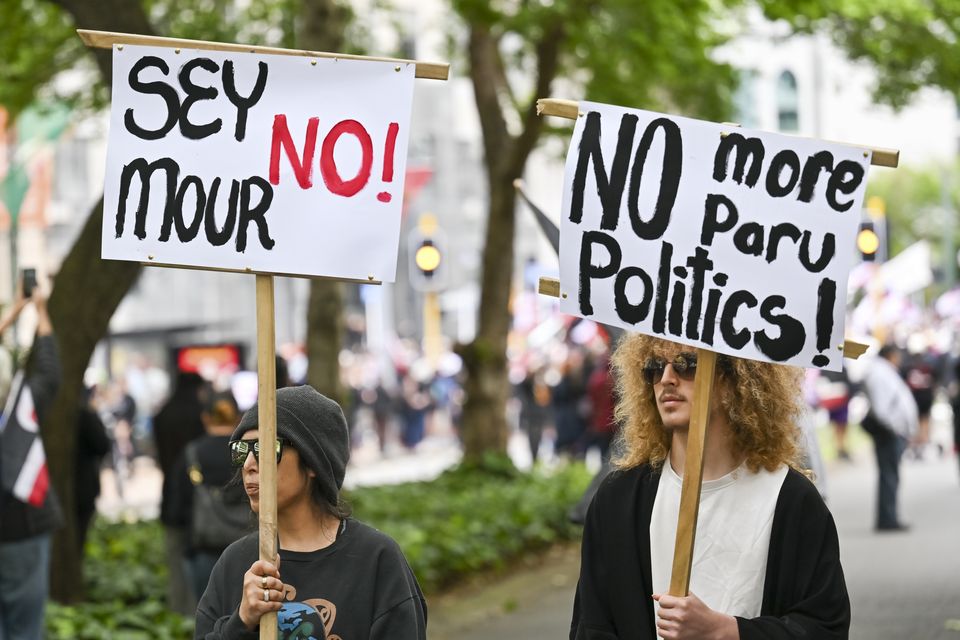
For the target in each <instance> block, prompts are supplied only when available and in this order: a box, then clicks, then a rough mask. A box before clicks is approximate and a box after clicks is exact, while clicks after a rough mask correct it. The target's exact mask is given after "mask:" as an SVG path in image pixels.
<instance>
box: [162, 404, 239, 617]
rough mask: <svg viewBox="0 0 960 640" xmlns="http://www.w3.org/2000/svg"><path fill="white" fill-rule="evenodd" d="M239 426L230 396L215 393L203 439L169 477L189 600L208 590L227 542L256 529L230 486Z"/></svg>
mask: <svg viewBox="0 0 960 640" xmlns="http://www.w3.org/2000/svg"><path fill="white" fill-rule="evenodd" d="M239 422H240V410H239V409H238V408H237V401H236V400H235V399H234V397H233V394H232V393H230V392H225V393H218V394H214V395H212V396H211V397H210V399H209V400H208V401H207V403H206V407H205V408H204V411H203V425H204V428H205V429H206V434H205V435H203V436H201V437H199V438H197V439H196V440H193V441H192V442H190V443H189V444H188V445H187V446H186V448H185V449H184V451H183V455H181V456H180V458H179V459H178V460H177V462H176V464H175V466H174V470H173V478H172V490H171V499H172V501H173V504H172V505H171V509H170V510H171V517H172V518H173V519H174V520H175V521H176V522H177V524H178V525H180V526H182V527H183V528H184V529H185V530H186V531H187V550H186V551H187V552H186V556H185V558H184V559H185V561H186V564H187V569H188V573H189V578H190V584H191V587H192V588H191V594H192V595H193V597H194V601H196V599H198V598H199V597H200V594H202V593H203V591H204V590H205V589H206V588H207V581H208V580H209V579H210V572H211V571H212V570H213V565H214V564H216V562H217V560H218V559H219V558H220V554H221V553H223V550H224V549H226V548H227V547H228V546H229V545H230V544H231V543H233V542H234V541H235V540H238V539H239V538H241V537H243V536H244V535H246V534H248V533H250V531H251V530H252V529H253V527H254V525H255V524H256V520H255V519H254V518H253V514H252V512H251V511H250V505H249V503H248V502H247V500H246V495H245V494H244V492H243V487H242V486H241V485H240V483H239V482H237V483H233V484H230V480H231V478H233V477H234V475H235V474H236V469H234V467H233V466H232V465H231V464H230V435H231V434H232V433H233V430H234V429H236V427H237V424H238V423H239Z"/></svg>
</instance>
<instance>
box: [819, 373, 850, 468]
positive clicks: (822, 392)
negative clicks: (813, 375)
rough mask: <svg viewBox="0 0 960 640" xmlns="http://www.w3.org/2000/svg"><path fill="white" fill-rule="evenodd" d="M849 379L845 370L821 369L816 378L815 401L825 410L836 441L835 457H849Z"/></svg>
mask: <svg viewBox="0 0 960 640" xmlns="http://www.w3.org/2000/svg"><path fill="white" fill-rule="evenodd" d="M850 391H851V388H850V379H849V378H848V377H847V374H846V372H845V371H843V370H841V371H821V372H820V375H819V377H818V378H817V403H818V404H819V406H820V407H821V408H822V409H825V410H826V412H827V417H828V419H829V420H830V424H831V425H832V426H833V433H834V437H835V439H836V443H837V457H838V458H839V459H841V460H849V459H850V451H849V449H848V448H847V422H848V419H849V413H850V395H851V394H850Z"/></svg>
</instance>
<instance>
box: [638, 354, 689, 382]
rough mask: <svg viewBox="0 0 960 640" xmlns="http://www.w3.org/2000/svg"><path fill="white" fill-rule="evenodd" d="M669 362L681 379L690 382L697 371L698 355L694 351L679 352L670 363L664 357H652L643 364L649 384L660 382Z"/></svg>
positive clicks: (644, 375) (644, 373) (645, 378)
mask: <svg viewBox="0 0 960 640" xmlns="http://www.w3.org/2000/svg"><path fill="white" fill-rule="evenodd" d="M667 364H669V365H671V366H672V367H673V370H674V372H675V373H676V374H677V377H678V378H680V379H681V380H686V381H688V382H689V381H690V380H693V377H694V376H695V375H696V373H697V356H696V354H693V353H680V354H677V355H676V356H675V357H674V358H673V360H670V362H669V363H668V362H667V361H666V360H664V359H663V358H650V359H649V360H647V362H646V364H644V365H643V378H644V380H646V381H647V384H660V381H661V380H663V372H664V371H665V370H666V368H667Z"/></svg>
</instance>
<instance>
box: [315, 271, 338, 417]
mask: <svg viewBox="0 0 960 640" xmlns="http://www.w3.org/2000/svg"><path fill="white" fill-rule="evenodd" d="M343 333H344V328H343V283H340V282H334V281H332V280H313V281H312V282H311V283H310V303H309V305H308V307H307V357H308V358H309V360H310V367H309V369H308V370H307V382H309V383H310V386H312V387H313V388H314V389H316V390H317V391H319V392H320V393H322V394H323V395H325V396H328V397H330V398H332V399H334V400H336V401H337V402H339V403H340V405H341V406H342V405H343V403H344V401H345V400H346V398H345V397H344V396H345V394H344V390H343V388H342V385H341V384H340V347H341V345H343Z"/></svg>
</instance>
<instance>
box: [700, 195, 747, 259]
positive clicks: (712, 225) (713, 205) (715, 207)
mask: <svg viewBox="0 0 960 640" xmlns="http://www.w3.org/2000/svg"><path fill="white" fill-rule="evenodd" d="M721 206H722V207H723V208H724V209H726V210H727V216H726V217H725V218H724V219H723V220H722V221H721V220H720V219H719V217H718V216H719V214H720V207H721ZM739 217H740V216H739V214H738V213H737V207H736V205H734V204H733V201H732V200H730V198H728V197H727V196H724V195H720V194H719V193H710V194H707V203H706V207H705V215H704V216H703V226H702V227H701V229H700V244H702V245H704V246H706V247H709V246H710V245H712V244H713V236H715V235H716V234H717V233H726V232H727V231H730V230H731V229H733V228H734V227H735V226H736V225H737V220H738V219H739Z"/></svg>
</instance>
